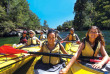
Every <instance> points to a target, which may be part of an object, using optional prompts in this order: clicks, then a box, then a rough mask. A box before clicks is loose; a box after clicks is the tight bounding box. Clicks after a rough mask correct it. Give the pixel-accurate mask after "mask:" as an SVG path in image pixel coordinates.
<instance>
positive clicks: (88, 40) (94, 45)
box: [60, 26, 109, 74]
mask: <svg viewBox="0 0 110 74" xmlns="http://www.w3.org/2000/svg"><path fill="white" fill-rule="evenodd" d="M99 51H100V52H101V54H102V56H103V58H102V61H101V62H99V63H95V64H92V65H91V68H94V69H98V70H99V69H101V68H102V67H103V65H104V64H105V63H107V61H108V58H109V57H108V54H107V52H106V51H105V41H104V38H103V36H102V33H101V31H100V30H99V28H98V27H96V26H92V27H91V28H90V29H89V30H88V32H87V34H86V37H85V39H84V40H83V42H82V43H81V44H80V45H79V48H78V51H77V52H76V54H75V55H74V56H73V57H72V59H71V60H70V62H69V63H68V65H67V66H66V67H65V68H63V69H62V70H61V71H60V74H65V73H67V72H68V70H69V69H70V67H72V64H74V63H75V61H76V60H77V58H78V57H79V56H80V55H82V56H89V57H97V55H98V52H99ZM81 62H82V63H83V64H84V62H83V61H81ZM85 65H86V63H85Z"/></svg>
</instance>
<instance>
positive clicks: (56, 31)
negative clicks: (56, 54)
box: [55, 30, 62, 40]
mask: <svg viewBox="0 0 110 74" xmlns="http://www.w3.org/2000/svg"><path fill="white" fill-rule="evenodd" d="M58 33H59V31H58V30H55V34H56V40H62V38H61V37H60V35H59V34H58Z"/></svg>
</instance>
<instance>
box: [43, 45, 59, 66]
mask: <svg viewBox="0 0 110 74" xmlns="http://www.w3.org/2000/svg"><path fill="white" fill-rule="evenodd" d="M42 48H43V52H45V53H60V44H59V43H57V44H56V46H55V48H54V49H53V50H51V51H50V50H49V48H48V47H47V44H45V43H44V44H43V47H42ZM42 62H43V63H47V64H48V63H50V64H53V65H55V64H58V63H59V62H60V58H59V57H52V56H43V57H42Z"/></svg>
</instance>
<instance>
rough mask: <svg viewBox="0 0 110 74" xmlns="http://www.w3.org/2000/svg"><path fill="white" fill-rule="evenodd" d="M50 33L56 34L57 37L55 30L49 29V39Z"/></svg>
mask: <svg viewBox="0 0 110 74" xmlns="http://www.w3.org/2000/svg"><path fill="white" fill-rule="evenodd" d="M50 33H54V34H55V37H56V33H55V30H53V29H49V30H48V33H47V37H48V35H49V34H50Z"/></svg>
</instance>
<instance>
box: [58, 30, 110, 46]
mask: <svg viewBox="0 0 110 74" xmlns="http://www.w3.org/2000/svg"><path fill="white" fill-rule="evenodd" d="M86 32H87V31H75V33H76V34H77V35H78V37H79V38H80V40H82V38H84V37H85V35H86ZM109 33H110V31H102V34H103V36H104V39H105V43H106V45H110V34H109ZM59 34H60V36H61V37H62V38H65V37H66V36H67V35H68V34H69V31H68V32H60V33H59Z"/></svg>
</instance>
